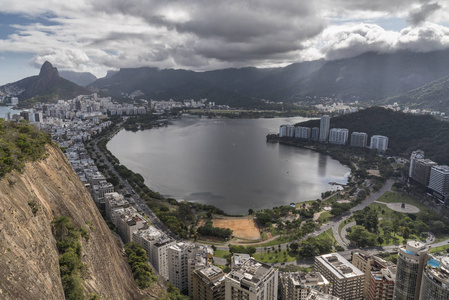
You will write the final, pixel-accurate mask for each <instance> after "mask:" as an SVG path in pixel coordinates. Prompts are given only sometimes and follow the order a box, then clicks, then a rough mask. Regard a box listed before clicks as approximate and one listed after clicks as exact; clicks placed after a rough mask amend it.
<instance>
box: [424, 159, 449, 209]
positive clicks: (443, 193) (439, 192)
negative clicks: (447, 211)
mask: <svg viewBox="0 0 449 300" xmlns="http://www.w3.org/2000/svg"><path fill="white" fill-rule="evenodd" d="M428 187H429V189H431V190H432V191H433V194H434V195H435V196H436V197H437V198H439V199H440V200H441V201H443V202H444V201H446V200H447V199H449V166H433V167H432V168H431V169H430V176H429V185H428Z"/></svg>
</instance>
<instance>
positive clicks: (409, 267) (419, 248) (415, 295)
mask: <svg viewBox="0 0 449 300" xmlns="http://www.w3.org/2000/svg"><path fill="white" fill-rule="evenodd" d="M428 251H429V248H428V247H427V246H426V245H425V244H423V243H421V242H418V241H413V240H411V241H408V242H407V245H405V246H402V247H400V248H399V253H398V265H397V270H396V287H395V290H394V299H397V300H414V299H419V294H420V287H421V278H422V273H423V270H424V266H425V263H426V261H427V258H428Z"/></svg>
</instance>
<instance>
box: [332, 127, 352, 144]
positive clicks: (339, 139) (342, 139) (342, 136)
mask: <svg viewBox="0 0 449 300" xmlns="http://www.w3.org/2000/svg"><path fill="white" fill-rule="evenodd" d="M348 135H349V131H348V130H347V129H346V128H332V129H331V130H330V131H329V143H330V144H337V145H345V144H346V143H347V142H348Z"/></svg>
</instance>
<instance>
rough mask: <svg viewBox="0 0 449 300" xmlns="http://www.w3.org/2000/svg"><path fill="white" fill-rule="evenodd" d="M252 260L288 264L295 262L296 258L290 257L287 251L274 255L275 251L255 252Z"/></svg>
mask: <svg viewBox="0 0 449 300" xmlns="http://www.w3.org/2000/svg"><path fill="white" fill-rule="evenodd" d="M253 257H254V259H256V260H258V261H260V262H264V263H280V262H288V261H295V260H296V257H294V256H290V254H289V251H287V250H281V251H278V252H277V253H275V251H270V253H267V252H257V253H255V254H254V255H253Z"/></svg>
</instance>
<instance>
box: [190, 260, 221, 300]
mask: <svg viewBox="0 0 449 300" xmlns="http://www.w3.org/2000/svg"><path fill="white" fill-rule="evenodd" d="M192 278H193V291H192V296H193V300H225V274H224V273H223V271H222V270H221V269H220V268H219V267H217V266H213V265H212V266H207V267H205V268H202V269H198V270H194V271H193V275H192Z"/></svg>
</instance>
